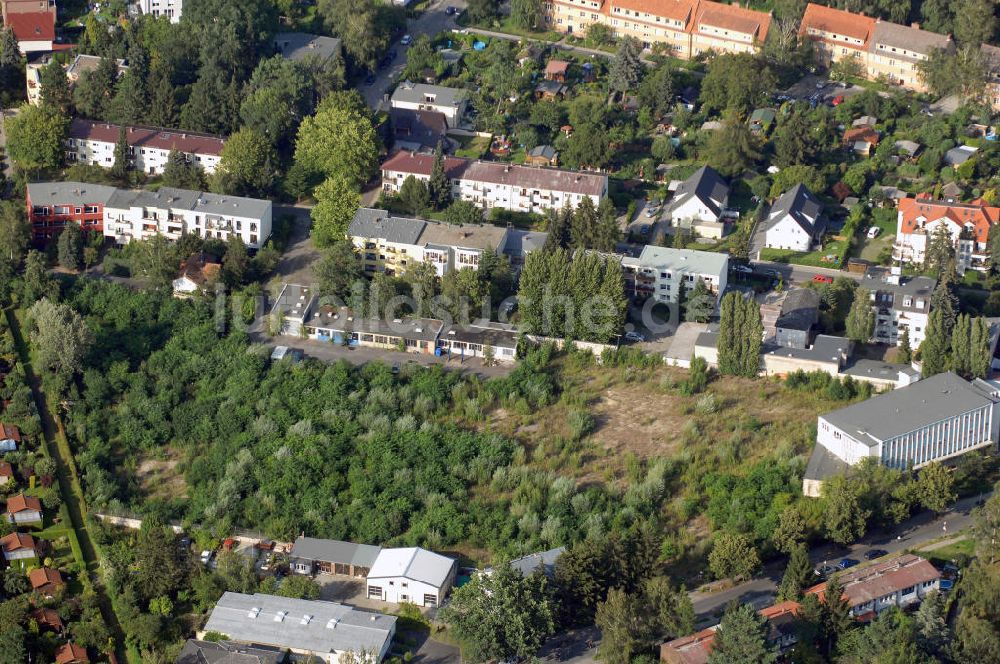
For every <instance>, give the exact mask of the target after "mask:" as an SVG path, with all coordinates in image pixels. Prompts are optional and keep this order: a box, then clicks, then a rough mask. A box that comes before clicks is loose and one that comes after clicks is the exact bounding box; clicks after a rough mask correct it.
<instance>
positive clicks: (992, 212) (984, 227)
mask: <svg viewBox="0 0 1000 664" xmlns="http://www.w3.org/2000/svg"><path fill="white" fill-rule="evenodd" d="M899 215H900V218H901V219H902V224H901V227H900V232H901V233H913V232H914V231H916V230H917V229H918V228H919V220H920V219H923V220H924V222H925V224H926V223H931V222H935V221H939V220H942V219H943V220H945V221H947V222H949V223H950V224H952V225H954V226H956V227H957V228H958V229H959V230H961V229H962V228H965V226H966V225H969V224H971V225H972V228H973V232H974V233H975V236H976V242H986V241H987V239H989V233H990V227H991V226H993V225H994V224H996V223H998V222H1000V207H993V206H990V205H986V204H985V202H984V201H974V202H972V203H949V202H948V201H933V200H930V199H929V198H925V197H920V198H904V199H902V200H900V201H899Z"/></svg>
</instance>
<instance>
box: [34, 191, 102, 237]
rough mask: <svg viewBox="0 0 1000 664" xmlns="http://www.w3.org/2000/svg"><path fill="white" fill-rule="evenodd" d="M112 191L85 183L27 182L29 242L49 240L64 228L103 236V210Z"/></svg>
mask: <svg viewBox="0 0 1000 664" xmlns="http://www.w3.org/2000/svg"><path fill="white" fill-rule="evenodd" d="M115 191H116V190H115V188H114V187H108V186H106V185H102V184H90V183H87V182H29V183H28V187H27V191H26V194H25V199H26V203H27V209H28V221H30V222H31V236H32V238H33V239H35V240H46V239H49V238H51V237H53V236H55V235H57V234H58V233H59V232H60V231H61V230H62V229H63V228H65V227H66V225H67V224H77V225H79V226H80V227H81V228H82V229H83V230H85V231H93V232H95V233H103V232H104V206H105V205H106V204H107V202H108V199H110V198H111V196H112V194H114V193H115Z"/></svg>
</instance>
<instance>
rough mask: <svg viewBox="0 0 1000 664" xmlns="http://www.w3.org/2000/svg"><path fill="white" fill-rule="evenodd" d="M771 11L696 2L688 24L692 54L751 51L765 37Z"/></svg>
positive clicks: (769, 25)
mask: <svg viewBox="0 0 1000 664" xmlns="http://www.w3.org/2000/svg"><path fill="white" fill-rule="evenodd" d="M770 27H771V15H770V14H769V13H766V12H758V11H754V10H752V9H745V8H743V7H740V6H739V5H727V4H724V3H721V2H699V3H698V9H697V17H696V19H695V21H694V23H693V24H692V26H691V57H692V58H693V57H696V56H698V55H701V54H702V53H706V52H708V51H715V52H717V53H754V52H756V51H757V49H758V48H759V47H760V46H761V45H763V43H764V41H765V40H766V39H767V31H768V29H769V28H770Z"/></svg>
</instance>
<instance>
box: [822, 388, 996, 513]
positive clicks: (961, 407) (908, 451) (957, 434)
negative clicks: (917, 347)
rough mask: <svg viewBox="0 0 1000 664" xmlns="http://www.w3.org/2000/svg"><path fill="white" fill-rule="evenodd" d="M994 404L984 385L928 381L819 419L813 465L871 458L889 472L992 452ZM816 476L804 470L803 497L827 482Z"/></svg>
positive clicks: (994, 394)
mask: <svg viewBox="0 0 1000 664" xmlns="http://www.w3.org/2000/svg"><path fill="white" fill-rule="evenodd" d="M998 403H1000V397H998V396H997V395H996V392H995V391H994V390H993V389H992V388H991V387H990V386H989V385H988V384H987V383H985V382H983V381H980V380H976V381H972V382H970V381H967V380H964V379H963V378H961V377H959V376H958V375H957V374H955V373H952V372H947V373H943V374H938V375H936V376H931V377H930V378H925V379H923V380H921V381H919V382H916V383H913V384H910V385H907V386H905V387H900V388H899V389H896V390H893V391H892V392H887V393H884V394H879V395H877V396H875V397H872V398H871V399H868V400H866V401H862V402H860V403H856V404H852V405H850V406H847V407H845V408H841V409H839V410H835V411H833V412H830V413H826V414H824V415H820V416H819V418H818V421H817V425H816V448H815V449H814V451H813V457H815V458H816V459H817V466H818V465H819V462H820V461H822V458H823V457H824V456H830V457H834V458H836V459H837V460H839V462H842V463H843V464H846V465H847V466H854V465H857V464H858V463H860V462H861V461H862V460H863V459H867V458H873V459H875V460H877V461H878V463H879V464H881V465H883V466H887V467H889V468H898V469H910V468H920V467H922V466H925V465H927V464H928V463H932V462H935V461H944V460H946V459H951V458H953V457H956V456H959V455H962V454H965V453H966V452H971V451H973V450H982V449H989V448H993V449H994V450H995V449H996V445H997V440H998V439H1000V435H998V428H1000V421H998V418H997V404H998ZM812 465H813V463H812V462H810V466H812ZM836 465H837V464H832V465H831V464H826V466H827V468H828V470H830V469H832V470H837V468H836V467H835V466H836ZM818 471H819V468H818V467H817V469H816V472H810V470H809V469H808V468H807V471H806V473H805V475H804V479H803V492H804V493H805V494H806V495H818V493H819V491H820V488H821V486H822V483H823V482H824V481H825V480H826V479H828V478H829V475H820V474H818ZM807 483H808V484H807Z"/></svg>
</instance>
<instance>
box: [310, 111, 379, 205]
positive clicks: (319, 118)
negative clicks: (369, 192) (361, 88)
mask: <svg viewBox="0 0 1000 664" xmlns="http://www.w3.org/2000/svg"><path fill="white" fill-rule="evenodd" d="M378 146H379V141H378V137H377V136H376V135H375V128H374V127H373V126H372V122H371V118H370V116H369V113H368V110H367V109H366V108H365V107H364V101H362V100H361V99H360V97H359V96H358V95H357V93H356V92H351V93H342V92H338V93H334V94H331V95H330V96H329V97H327V98H326V99H324V100H323V101H322V103H320V105H319V108H317V109H316V114H315V115H313V116H311V117H307V118H305V119H304V120H303V121H302V124H301V125H300V126H299V132H298V136H297V138H296V140H295V162H296V163H297V164H300V165H301V166H302V167H303V168H305V169H306V170H307V171H310V172H314V173H319V174H321V175H322V176H323V177H325V178H330V177H332V176H337V177H338V178H340V179H342V180H344V181H345V182H347V183H349V184H350V185H351V186H353V187H360V186H361V185H362V184H364V183H365V182H367V181H368V179H369V178H370V177H371V176H372V174H373V173H374V172H375V166H376V164H377V162H378Z"/></svg>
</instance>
